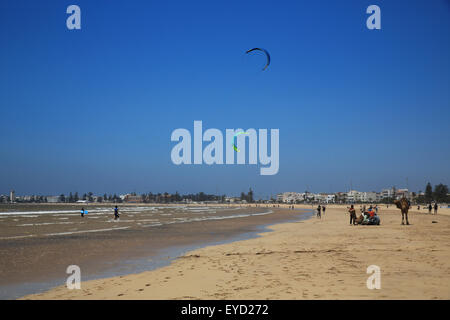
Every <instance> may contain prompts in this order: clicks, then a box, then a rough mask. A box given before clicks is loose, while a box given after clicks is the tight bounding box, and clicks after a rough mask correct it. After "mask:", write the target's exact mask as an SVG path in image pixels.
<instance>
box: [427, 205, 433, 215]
mask: <svg viewBox="0 0 450 320" xmlns="http://www.w3.org/2000/svg"><path fill="white" fill-rule="evenodd" d="M432 208H433V207H432V206H431V203H430V204H429V205H428V213H430V214H431V209H432Z"/></svg>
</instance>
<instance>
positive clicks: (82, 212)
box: [81, 208, 84, 218]
mask: <svg viewBox="0 0 450 320" xmlns="http://www.w3.org/2000/svg"><path fill="white" fill-rule="evenodd" d="M81 217H82V218H83V217H84V208H81Z"/></svg>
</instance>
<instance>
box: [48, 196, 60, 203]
mask: <svg viewBox="0 0 450 320" xmlns="http://www.w3.org/2000/svg"><path fill="white" fill-rule="evenodd" d="M47 202H49V203H56V202H59V196H48V197H47Z"/></svg>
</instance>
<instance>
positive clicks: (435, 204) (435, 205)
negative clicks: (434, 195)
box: [434, 202, 438, 214]
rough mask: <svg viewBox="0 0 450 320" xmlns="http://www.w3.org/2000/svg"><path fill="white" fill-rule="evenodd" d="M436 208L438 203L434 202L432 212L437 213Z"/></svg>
mask: <svg viewBox="0 0 450 320" xmlns="http://www.w3.org/2000/svg"><path fill="white" fill-rule="evenodd" d="M437 210H438V204H437V202H435V203H434V214H437Z"/></svg>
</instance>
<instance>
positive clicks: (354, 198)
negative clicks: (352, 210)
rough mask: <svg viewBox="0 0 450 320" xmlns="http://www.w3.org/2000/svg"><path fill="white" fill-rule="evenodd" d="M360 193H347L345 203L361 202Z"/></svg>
mask: <svg viewBox="0 0 450 320" xmlns="http://www.w3.org/2000/svg"><path fill="white" fill-rule="evenodd" d="M361 193H362V192H359V191H356V190H350V191H349V192H347V201H348V202H350V203H355V202H361Z"/></svg>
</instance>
